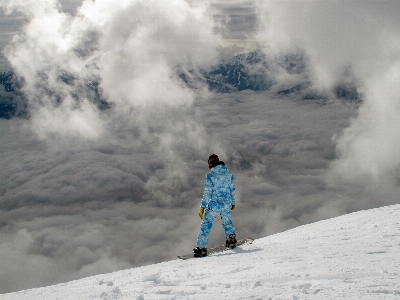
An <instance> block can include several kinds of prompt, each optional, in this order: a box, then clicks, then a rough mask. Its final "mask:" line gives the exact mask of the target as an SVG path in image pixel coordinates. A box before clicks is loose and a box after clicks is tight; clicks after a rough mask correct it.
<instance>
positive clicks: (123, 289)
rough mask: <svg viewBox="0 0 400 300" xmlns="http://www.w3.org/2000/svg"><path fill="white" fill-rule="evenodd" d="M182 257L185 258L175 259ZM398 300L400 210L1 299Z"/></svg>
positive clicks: (368, 213) (364, 214)
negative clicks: (206, 254) (202, 255)
mask: <svg viewBox="0 0 400 300" xmlns="http://www.w3.org/2000/svg"><path fill="white" fill-rule="evenodd" d="M177 254H182V253H177ZM339 298H340V299H343V298H344V299H400V205H393V206H388V207H383V208H378V209H372V210H367V211H361V212H356V213H352V214H349V215H345V216H341V217H338V218H334V219H329V220H325V221H320V222H317V223H313V224H309V225H304V226H300V227H297V228H295V229H292V230H289V231H286V232H283V233H279V234H275V235H271V236H268V237H265V238H262V239H257V240H255V241H254V242H253V243H252V244H250V245H244V246H242V247H240V248H236V249H233V250H229V251H225V252H222V253H218V254H215V255H213V256H210V257H205V258H197V259H190V260H186V261H183V260H180V259H176V260H173V261H169V262H164V263H159V264H154V265H149V266H145V267H140V268H134V269H129V270H123V271H118V272H114V273H110V274H103V275H97V276H92V277H88V278H83V279H81V280H76V281H71V282H68V283H64V284H58V285H54V286H49V287H44V288H37V289H31V290H26V291H20V292H16V293H10V294H3V295H0V299H4V300H14V299H27V300H28V299H103V300H106V299H107V300H108V299H339Z"/></svg>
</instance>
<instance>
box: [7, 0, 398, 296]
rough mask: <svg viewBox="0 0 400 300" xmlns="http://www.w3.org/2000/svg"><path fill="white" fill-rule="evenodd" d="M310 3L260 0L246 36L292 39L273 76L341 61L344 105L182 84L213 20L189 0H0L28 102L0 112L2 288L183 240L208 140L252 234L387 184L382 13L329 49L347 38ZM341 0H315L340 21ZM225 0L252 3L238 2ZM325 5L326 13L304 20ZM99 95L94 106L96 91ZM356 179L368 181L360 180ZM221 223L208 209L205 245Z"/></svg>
mask: <svg viewBox="0 0 400 300" xmlns="http://www.w3.org/2000/svg"><path fill="white" fill-rule="evenodd" d="M240 3H243V2H240ZM321 3H322V4H323V3H325V2H315V3H314V2H309V1H308V2H307V7H305V6H302V5H303V4H304V3H302V2H291V3H289V2H287V3H286V2H282V1H279V2H271V1H268V3H267V4H266V3H265V2H259V3H258V4H257V9H258V10H257V11H258V12H259V13H260V14H259V15H257V20H259V21H260V22H264V21H265V22H266V23H263V26H261V27H260V28H261V30H260V33H259V35H258V36H259V37H260V42H262V43H264V45H265V46H266V48H268V47H270V49H273V48H274V47H276V48H275V49H278V48H279V49H282V48H281V46H282V47H283V46H284V47H283V48H284V49H287V48H288V47H289V48H291V47H292V46H294V47H295V48H296V50H297V51H298V52H297V53H303V52H302V51H303V50H301V49H299V47H300V46H302V47H303V48H305V50H304V51H305V52H306V54H307V55H308V56H309V57H310V62H311V63H312V64H311V66H310V68H309V69H306V70H309V71H310V73H307V74H305V75H304V74H286V73H285V74H282V73H279V74H274V75H276V77H277V78H279V80H285V82H283V83H282V82H279V83H280V85H291V84H293V85H295V84H297V81H299V80H300V81H302V80H308V79H309V78H313V76H314V75H315V74H319V73H318V72H320V73H321V74H325V73H326V74H327V75H326V78H327V80H326V81H324V80H320V81H314V84H315V85H316V86H318V85H319V86H321V87H326V86H327V85H330V84H334V83H335V81H336V80H337V79H338V78H339V79H340V80H341V79H342V78H340V76H339V75H340V74H347V75H346V76H347V77H346V80H348V81H350V82H355V83H356V84H357V88H359V89H360V92H362V93H363V99H364V103H363V104H362V106H361V107H360V108H358V107H357V106H356V105H354V104H353V103H343V102H341V101H335V100H333V99H331V98H329V101H324V102H318V101H306V100H300V96H297V95H295V94H293V95H290V96H285V97H284V96H281V95H277V94H276V91H277V90H276V89H273V90H270V91H263V92H252V91H242V92H237V93H230V94H212V93H210V92H207V91H204V90H202V89H201V88H198V89H193V90H191V89H189V88H188V87H186V86H185V85H183V84H182V82H181V80H180V78H178V77H177V75H176V74H177V70H180V71H181V70H182V71H186V70H188V69H196V68H201V67H206V66H207V65H209V64H212V63H213V61H215V59H216V53H217V51H216V49H217V47H218V44H219V41H220V37H219V36H217V35H215V34H214V33H213V30H214V27H213V26H214V24H213V22H212V18H211V17H210V14H209V10H208V11H207V9H206V8H204V7H203V4H204V2H202V1H186V2H185V1H173V2H169V3H164V2H163V1H139V0H137V1H128V2H125V1H121V2H118V3H115V1H114V2H113V1H105V0H103V1H95V2H93V1H85V2H83V3H82V6H79V7H77V9H76V10H75V11H74V13H72V14H71V13H70V14H68V13H64V12H62V10H61V8H60V5H59V4H57V2H55V1H46V2H41V4H42V6H40V7H33V6H30V5H28V4H32V5H33V2H24V4H23V3H22V2H15V1H3V2H2V5H3V7H4V5H7V7H8V8H9V9H13V10H20V11H21V13H22V12H23V13H24V14H25V15H26V16H27V19H28V22H27V23H26V24H25V25H24V28H23V31H22V32H19V33H18V35H17V36H15V37H14V39H13V41H12V42H11V43H10V44H9V45H8V50H7V51H8V52H7V53H8V54H7V55H8V58H9V59H10V61H11V62H12V63H13V66H14V68H15V70H16V71H17V72H18V74H19V75H20V76H23V77H24V78H25V92H26V93H27V95H29V103H30V111H31V116H30V118H29V119H28V120H25V119H17V118H14V119H11V120H3V119H1V120H0V127H1V130H2V143H1V144H0V152H1V154H2V159H1V160H0V169H1V172H0V183H1V186H0V209H1V211H0V213H1V216H0V220H1V221H0V241H1V242H0V250H1V253H2V255H3V256H4V257H6V258H7V259H3V260H1V261H0V278H1V280H0V282H1V283H2V285H0V291H1V292H9V291H15V290H18V289H24V288H30V287H36V286H41V285H48V284H53V283H58V282H63V281H67V280H72V279H76V278H80V277H84V276H89V275H92V274H98V273H104V272H110V271H113V270H116V269H121V268H130V267H134V266H139V265H143V264H149V263H152V262H160V261H163V260H169V259H174V258H175V256H176V255H177V254H182V253H186V252H188V251H190V249H192V248H193V247H194V243H195V240H196V237H197V234H198V230H199V224H200V219H198V217H197V210H198V205H199V201H200V198H201V195H202V192H203V185H204V177H205V175H206V173H207V171H208V169H207V164H206V159H207V158H208V156H209V155H210V154H211V153H217V154H218V155H219V156H220V157H221V159H223V160H224V161H225V162H226V163H227V166H228V168H229V169H231V170H232V172H233V174H234V175H235V178H236V184H237V197H238V203H237V208H236V209H235V211H234V212H233V221H234V224H235V227H236V229H237V232H238V236H253V237H255V238H257V237H261V236H265V235H268V234H273V233H276V232H279V231H283V230H286V229H289V228H293V227H295V226H298V225H300V224H306V223H310V222H314V221H317V220H321V219H325V218H329V217H334V216H337V215H340V214H343V213H347V212H352V211H355V210H358V209H364V208H368V207H369V206H374V205H379V204H382V202H379V201H377V200H376V199H384V202H385V203H394V202H396V201H398V200H397V198H396V197H395V196H396V192H397V189H396V185H398V183H397V181H396V178H397V177H398V174H397V173H396V172H398V168H397V167H396V166H397V165H396V161H397V159H398V156H397V153H398V151H395V150H396V149H397V147H398V145H397V142H396V141H397V140H398V139H397V138H396V137H397V136H398V132H397V129H396V128H398V126H393V127H392V126H391V124H394V125H396V122H397V121H396V120H397V119H396V120H395V116H396V115H397V114H396V113H397V106H396V105H397V98H396V94H398V91H397V87H396V79H397V74H398V64H396V63H392V62H396V59H397V58H396V55H397V54H396V52H395V49H396V38H395V35H394V34H392V33H394V32H395V30H394V29H395V27H393V28H392V27H387V28H386V27H385V26H386V25H385V26H383V25H382V26H381V27H380V28H381V29H382V30H380V29H379V28H375V29H374V30H373V31H372V32H370V33H368V34H369V37H370V38H372V39H374V38H378V37H384V36H385V35H386V36H388V37H390V38H388V39H385V41H386V43H384V44H380V45H378V46H377V45H376V44H375V43H373V42H372V41H368V40H366V41H365V42H364V46H369V47H374V48H373V49H369V48H368V49H366V50H365V51H366V52H365V53H363V54H362V55H360V57H356V56H357V55H355V54H354V53H346V51H345V49H343V47H344V46H345V45H347V44H346V43H344V42H343V44H341V41H340V39H339V37H340V34H339V32H336V31H335V30H334V25H333V24H334V23H335V22H334V21H333V19H329V18H331V17H330V16H327V15H326V14H325V12H324V10H323V9H322V8H324V6H323V5H322V4H321ZM339 3H340V4H343V5H345V6H346V5H349V6H346V8H348V9H349V10H345V9H344V8H341V7H339V6H338V5H336V4H334V3H333V4H332V3H330V2H326V3H325V5H326V8H329V9H332V12H333V16H336V17H338V18H339V17H340V18H339V19H338V20H341V21H343V22H344V24H343V25H338V26H339V28H338V29H339V31H341V30H342V28H347V27H346V26H345V25H346V24H347V25H348V26H349V23H350V21H349V20H348V19H347V17H345V16H348V15H352V12H353V10H351V9H350V8H351V7H352V6H357V5H359V4H357V3H355V2H354V3H353V2H352V4H344V2H339ZM346 3H347V2H346ZM368 3H369V4H368V5H369V6H370V7H369V8H368V9H366V11H365V13H368V14H367V15H368V17H369V18H371V20H375V21H374V22H373V24H378V23H379V22H378V20H380V19H381V17H379V14H381V15H382V14H383V12H384V11H385V10H387V7H386V8H379V7H376V9H375V10H373V9H372V8H374V7H375V4H374V2H368ZM388 3H389V4H391V5H392V4H393V5H394V3H393V2H388ZM25 4H26V5H25ZM34 4H35V5H37V3H34ZM289 4H292V5H294V8H293V10H292V6H291V5H289ZM251 5H252V4H251V3H247V4H246V3H245V7H251ZM357 7H358V8H359V9H360V10H363V9H364V8H363V7H362V6H357ZM393 8H395V7H394V6H393ZM233 9H234V7H231V6H229V5H227V6H223V7H222V8H221V10H223V11H224V10H225V11H226V12H229V13H235V11H234V10H233ZM294 9H300V10H299V11H298V13H296V12H295V10H294ZM321 10H322V13H321V15H318V11H321ZM363 11H364V10H363ZM394 11H395V9H394ZM38 12H40V14H41V18H39V16H38V15H37V13H38ZM239 12H240V14H244V15H245V14H247V13H248V14H252V13H253V8H251V9H247V8H246V9H243V10H242V9H239ZM342 12H343V15H341V13H342ZM365 15H366V14H364V16H365ZM293 18H294V19H293ZM325 18H327V27H324V26H323V25H324V24H321V23H320V21H321V19H325ZM357 18H358V17H356V19H357ZM389 18H391V17H389ZM271 20H272V21H271ZM291 20H297V21H296V22H295V25H290V21H291ZM357 20H358V19H357ZM269 21H271V23H268V22H269ZM392 21H393V22H394V23H393V22H392V23H393V24H397V21H394V20H392ZM49 23H51V24H53V25H52V26H47V27H46V26H45V27H43V25H44V24H49ZM383 23H385V24H392V23H391V22H383ZM268 24H272V25H273V26H272V25H271V26H272V27H268V26H267V25H268ZM341 24H342V23H341ZM363 24H364V25H365V26H367V25H366V22H363ZM224 26H225V25H224ZM342 26H343V27H342ZM377 26H378V25H377ZM387 26H389V25H387ZM48 27H51V28H48ZM298 28H300V29H301V28H303V29H304V30H303V31H301V30H297V29H298ZM355 28H356V29H357V30H358V29H360V28H361V27H359V26H358V25H357V26H355ZM270 29H271V31H269V30H270ZM272 29H273V30H272ZM328 29H330V30H333V37H334V38H338V39H339V41H338V42H337V43H334V42H332V41H331V40H329V35H328V34H327V33H328V32H329V31H328ZM383 29H387V30H383ZM357 30H356V32H353V33H350V32H345V37H346V38H345V39H344V40H345V41H347V43H350V45H353V42H352V40H351V36H352V35H354V38H355V39H356V40H357V41H358V42H360V43H361V42H362V41H363V39H364V38H362V37H359V36H358V35H357V34H361V33H362V32H361V31H360V32H358V31H357ZM379 32H380V33H381V34H380V33H379ZM262 36H264V38H262ZM290 36H292V37H293V36H295V38H287V39H286V37H290ZM44 37H48V38H44ZM265 37H268V40H266V39H265ZM378 40H379V39H378ZM267 42H268V43H267ZM336 44H337V45H338V47H336V46H335V45H336ZM306 46H307V47H306ZM333 46H335V47H336V48H335V47H333ZM352 47H353V46H351V47H347V48H346V49H353V48H352ZM354 47H355V48H354V49H356V50H357V51H361V49H363V47H361V46H360V45H358V44H357V45H354ZM374 49H375V50H374ZM271 51H272V50H271ZM324 51H327V52H324ZM377 51H378V52H379V53H381V54H382V53H383V56H380V57H379V59H378V60H371V61H372V62H374V64H375V66H376V67H377V68H376V70H377V71H376V72H372V71H370V70H372V67H370V66H368V65H367V64H365V65H363V63H365V62H366V61H367V60H369V59H371V57H373V53H376V52H377ZM272 52H273V51H272ZM285 53H286V52H285ZM285 53H281V55H284V54H285ZM324 54H326V55H324ZM325 56H326V57H325ZM330 56H332V57H330ZM342 56H343V57H342ZM335 58H336V59H337V62H338V63H337V64H335ZM352 60H353V61H352ZM349 61H350V62H351V63H350V64H349V63H348V62H349ZM389 66H390V67H389ZM342 67H343V68H344V69H343V68H342ZM318 70H319V71H318ZM291 75H293V76H294V77H295V78H294V77H293V76H291ZM321 78H322V77H321ZM277 80H278V79H277ZM95 83H97V84H98V85H96V84H95ZM382 87H384V89H382ZM100 96H101V97H103V98H104V99H103V100H105V101H107V104H108V105H107V108H108V109H100V108H99V106H100V105H99V101H100V100H99V97H100ZM377 99H378V100H377ZM383 120H386V123H384V122H382V121H383ZM332 136H335V137H336V138H335V139H334V140H332ZM388 137H390V140H389V139H387V138H388ZM385 143H386V144H385ZM381 145H382V146H381ZM336 147H337V151H336ZM376 158H377V159H376ZM327 173H328V174H327ZM396 174H397V175H396ZM327 175H329V176H327ZM396 176H397V177H396ZM326 178H328V179H326ZM384 179H389V180H384ZM327 183H328V184H327ZM366 183H373V184H370V185H369V186H370V187H371V190H372V188H375V187H380V188H381V189H376V191H375V194H373V195H372V196H371V195H369V196H368V195H367V194H368V191H369V190H368V189H367V190H366V189H365V186H366ZM378 191H382V193H381V194H380V196H382V197H379V198H378V197H376V196H377V195H378V193H379V192H378ZM397 194H398V193H397ZM363 196H367V197H365V198H363ZM374 199H375V200H374ZM224 238H225V237H224V233H223V230H222V227H221V225H220V220H217V221H216V224H215V225H214V228H213V230H212V233H211V238H210V246H211V245H217V244H220V243H221V241H223V240H224Z"/></svg>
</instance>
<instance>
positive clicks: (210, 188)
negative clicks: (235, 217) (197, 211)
mask: <svg viewBox="0 0 400 300" xmlns="http://www.w3.org/2000/svg"><path fill="white" fill-rule="evenodd" d="M235 191H236V187H235V183H234V177H233V175H232V173H231V172H230V171H229V170H228V168H227V167H226V166H225V164H220V165H217V166H215V167H213V168H212V169H211V171H210V172H209V173H208V174H207V176H206V183H205V186H204V193H203V198H202V199H201V205H200V207H201V208H206V207H210V206H214V205H218V204H219V205H221V204H223V205H224V206H225V207H228V206H229V207H230V206H232V205H235V204H236V192H235Z"/></svg>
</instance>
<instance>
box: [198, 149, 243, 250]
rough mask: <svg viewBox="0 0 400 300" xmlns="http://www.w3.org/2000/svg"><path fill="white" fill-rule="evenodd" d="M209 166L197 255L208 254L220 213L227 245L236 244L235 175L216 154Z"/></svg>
mask: <svg viewBox="0 0 400 300" xmlns="http://www.w3.org/2000/svg"><path fill="white" fill-rule="evenodd" d="M208 168H209V169H210V170H211V171H210V172H209V173H208V174H207V176H206V183H205V187H204V193H203V198H202V200H201V205H200V211H199V216H200V218H201V219H202V220H203V221H202V223H201V227H200V234H199V237H198V239H197V245H196V246H197V247H196V248H194V249H193V254H194V256H195V257H203V256H206V255H207V245H208V238H209V235H210V231H211V227H212V226H213V223H214V220H215V218H216V217H217V215H218V214H220V215H221V220H222V227H223V228H224V230H225V236H226V247H229V248H233V247H235V245H236V232H235V227H233V223H232V220H231V210H233V209H235V205H236V198H235V190H236V188H235V184H234V177H233V175H232V173H231V172H230V171H229V170H228V168H227V167H226V166H225V163H224V162H223V161H220V160H219V158H218V156H217V155H216V154H212V155H211V156H210V157H209V159H208Z"/></svg>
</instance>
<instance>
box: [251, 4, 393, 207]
mask: <svg viewBox="0 0 400 300" xmlns="http://www.w3.org/2000/svg"><path fill="white" fill-rule="evenodd" d="M257 8H258V9H259V11H260V30H259V33H258V38H259V40H260V42H261V43H262V44H263V46H264V47H265V49H267V50H266V51H271V52H279V51H288V50H289V49H290V50H293V49H296V50H297V49H299V50H301V51H304V52H305V53H306V55H307V57H308V58H309V62H310V65H311V67H310V73H309V76H310V79H311V81H312V83H313V86H314V87H316V88H318V89H330V88H332V87H333V86H334V85H335V84H338V83H341V82H346V81H347V82H352V83H353V84H354V85H355V86H357V89H358V90H359V91H360V92H361V94H362V98H363V100H364V103H363V105H362V107H361V108H360V110H359V114H358V116H357V118H354V119H353V121H352V123H351V125H350V127H349V128H348V129H346V130H344V131H343V133H342V134H340V135H336V137H335V142H336V143H337V153H338V156H339V157H338V159H337V160H335V161H334V162H333V163H332V168H331V174H330V175H329V176H328V179H327V180H328V183H329V184H331V185H332V186H333V187H336V188H338V187H343V186H346V187H347V188H348V189H349V192H351V193H352V194H355V195H357V196H356V197H360V194H357V193H358V192H361V191H365V194H364V196H366V195H367V199H368V201H371V203H373V204H371V205H378V204H385V203H388V202H389V203H390V202H391V201H393V200H394V197H393V195H394V194H396V193H398V188H399V185H398V179H399V174H398V169H399V166H400V159H399V156H398V154H397V153H399V150H400V148H399V146H400V144H399V142H400V139H399V131H398V128H399V126H398V125H399V124H398V116H399V115H400V110H399V105H398V103H399V102H400V98H399V89H398V86H397V85H396V83H395V82H398V80H399V74H400V68H399V66H400V64H399V63H400V54H399V52H398V45H399V37H398V32H399V29H400V21H399V19H398V17H397V15H398V14H399V12H400V5H399V3H398V2H397V1H385V2H381V1H368V2H364V1H350V2H349V1H267V2H262V1H258V2H257ZM376 191H380V192H378V193H377V192H376ZM383 195H385V196H383ZM382 198H383V199H385V200H378V199H382Z"/></svg>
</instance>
